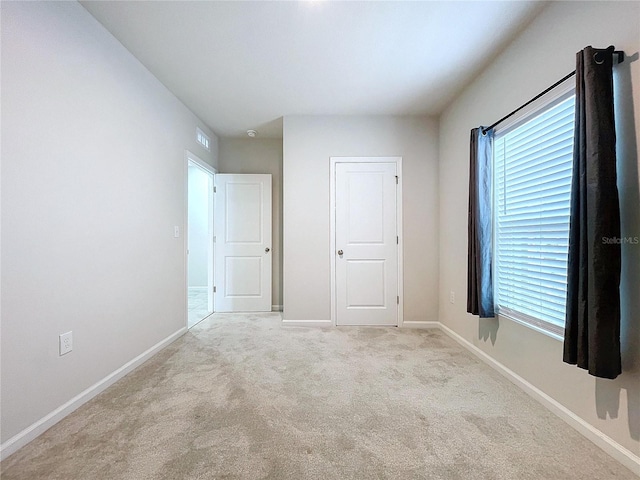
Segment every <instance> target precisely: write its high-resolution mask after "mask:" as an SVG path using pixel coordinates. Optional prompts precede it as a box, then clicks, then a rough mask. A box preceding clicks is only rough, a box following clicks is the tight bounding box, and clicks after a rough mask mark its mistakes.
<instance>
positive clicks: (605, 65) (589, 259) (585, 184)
mask: <svg viewBox="0 0 640 480" xmlns="http://www.w3.org/2000/svg"><path fill="white" fill-rule="evenodd" d="M613 51H614V47H609V48H607V49H594V48H592V47H590V46H589V47H587V48H585V49H584V50H582V51H580V52H578V54H577V65H576V117H575V131H574V146H573V173H572V175H573V177H572V184H571V206H570V228H569V258H568V268H567V283H568V284H567V309H566V324H565V338H564V355H563V360H564V361H565V362H566V363H569V364H574V365H577V366H578V367H580V368H583V369H586V370H588V371H589V373H590V374H591V375H594V376H597V377H602V378H616V377H617V376H618V375H619V374H620V373H621V360H620V271H621V270H620V269H621V251H620V250H621V249H620V244H619V242H618V241H617V240H618V239H619V238H620V207H619V202H618V189H617V185H616V178H617V174H616V145H615V144H616V134H615V123H614V111H613V71H612V70H613Z"/></svg>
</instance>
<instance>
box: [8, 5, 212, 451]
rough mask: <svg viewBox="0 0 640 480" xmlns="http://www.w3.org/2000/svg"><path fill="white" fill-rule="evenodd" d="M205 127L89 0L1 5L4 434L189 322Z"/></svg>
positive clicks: (205, 154)
mask: <svg viewBox="0 0 640 480" xmlns="http://www.w3.org/2000/svg"><path fill="white" fill-rule="evenodd" d="M196 126H199V127H200V128H202V129H203V130H204V131H205V132H207V134H209V135H211V136H212V140H214V146H215V137H214V136H213V134H212V132H211V131H209V129H207V128H206V127H205V126H204V125H203V124H202V123H201V122H199V121H198V119H197V118H196V117H195V116H194V115H193V114H192V113H191V112H190V111H189V110H187V108H186V107H185V106H184V105H183V104H182V103H181V102H180V101H179V100H178V99H177V98H176V97H175V96H174V95H172V94H171V93H170V92H169V91H168V90H167V89H166V88H165V87H164V86H163V85H162V84H160V82H159V81H158V80H157V79H156V78H155V77H154V76H152V75H151V74H150V73H149V72H148V71H147V70H146V69H145V68H144V67H143V66H142V65H141V64H140V62H138V61H137V60H136V59H135V58H134V57H133V55H131V54H130V53H129V52H128V51H127V50H125V48H124V47H123V46H122V45H121V44H120V43H119V42H118V41H117V40H116V39H115V38H113V37H112V36H111V35H110V34H109V33H108V32H107V31H106V30H105V29H104V28H103V27H102V26H101V25H100V24H99V23H98V22H97V21H96V20H95V19H94V18H93V17H92V16H91V15H90V14H89V13H88V12H87V11H86V10H85V9H84V8H82V6H80V5H79V4H78V3H75V2H41V3H40V2H39V3H30V2H7V3H5V2H3V3H2V155H1V156H2V244H1V245H2V247H1V262H2V263H1V265H2V305H1V315H2V343H1V348H2V358H1V360H2V370H1V375H2V385H1V396H2V416H1V429H2V439H1V440H2V442H3V443H4V442H5V441H6V440H7V439H9V438H11V437H12V436H14V435H16V434H18V433H19V432H21V431H22V430H23V429H26V428H27V427H29V426H30V425H32V424H33V423H34V422H36V421H38V420H40V419H41V418H42V417H44V416H45V415H47V414H49V413H51V412H52V411H53V410H55V409H56V408H58V407H60V406H61V405H62V404H64V403H65V402H67V401H69V400H70V399H72V398H73V397H74V396H76V395H78V394H79V393H81V392H82V391H83V390H85V389H87V388H89V387H91V386H92V385H94V384H95V383H96V382H98V381H100V380H102V379H104V378H105V377H106V376H107V375H109V374H110V373H112V372H114V371H115V370H117V369H118V368H120V367H121V366H123V365H124V364H125V363H127V362H129V361H131V360H132V359H134V358H135V357H137V356H138V355H140V354H141V353H143V352H144V351H146V350H147V349H149V348H150V347H152V346H154V345H156V344H157V343H159V342H160V341H162V340H163V339H165V338H167V337H169V336H171V335H172V334H174V333H176V332H177V331H179V330H180V329H182V328H183V327H185V326H186V300H185V244H184V237H183V235H180V238H174V236H173V230H174V226H176V225H177V226H180V229H181V231H182V228H183V226H184V225H185V185H186V178H185V174H186V170H187V169H186V166H185V165H186V160H185V149H189V150H190V151H192V152H194V153H195V154H197V155H198V156H200V157H201V158H202V159H203V160H206V161H207V162H210V163H211V164H212V165H215V164H216V153H215V149H214V150H213V151H212V152H207V151H205V150H203V149H202V148H200V146H199V145H198V144H197V143H196V141H195V131H196ZM69 330H72V331H73V341H74V348H73V351H72V352H71V353H69V354H67V355H65V356H63V357H59V356H58V335H59V334H61V333H64V332H67V331H69Z"/></svg>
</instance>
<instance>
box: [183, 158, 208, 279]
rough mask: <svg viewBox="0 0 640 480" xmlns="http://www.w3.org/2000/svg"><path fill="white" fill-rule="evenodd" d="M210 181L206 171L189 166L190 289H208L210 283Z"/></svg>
mask: <svg viewBox="0 0 640 480" xmlns="http://www.w3.org/2000/svg"><path fill="white" fill-rule="evenodd" d="M209 181H210V177H209V175H208V174H207V173H206V172H205V171H204V170H202V169H201V168H199V167H196V166H194V165H190V166H189V172H188V182H189V187H188V200H187V202H188V206H189V209H188V213H187V214H188V217H189V222H188V225H189V232H188V233H189V235H188V238H189V256H188V261H189V264H188V275H189V276H188V282H189V287H206V286H207V284H208V281H209V279H208V274H209V268H208V267H209V216H210V214H209Z"/></svg>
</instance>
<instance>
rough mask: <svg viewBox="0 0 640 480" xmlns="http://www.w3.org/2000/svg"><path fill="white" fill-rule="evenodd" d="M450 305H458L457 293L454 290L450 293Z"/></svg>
mask: <svg viewBox="0 0 640 480" xmlns="http://www.w3.org/2000/svg"><path fill="white" fill-rule="evenodd" d="M449 303H456V292H454V291H453V290H451V291H450V292H449Z"/></svg>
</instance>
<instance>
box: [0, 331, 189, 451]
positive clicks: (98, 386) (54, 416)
mask: <svg viewBox="0 0 640 480" xmlns="http://www.w3.org/2000/svg"><path fill="white" fill-rule="evenodd" d="M186 332H187V328H186V327H183V328H181V329H180V330H178V331H177V332H175V333H173V334H171V335H169V336H168V337H167V338H165V339H164V340H161V341H160V342H158V343H156V344H155V345H154V346H153V347H151V348H149V349H148V350H146V351H145V352H143V353H141V354H140V355H138V356H137V357H136V358H134V359H133V360H131V361H130V362H127V363H125V364H124V365H123V366H122V367H120V368H119V369H117V370H116V371H114V372H112V373H110V374H109V375H107V376H106V377H104V378H103V379H102V380H100V381H98V382H97V383H95V384H93V385H92V386H90V387H89V388H87V389H86V390H85V391H83V392H81V393H79V394H78V395H76V396H75V397H73V398H72V399H71V400H69V401H68V402H66V403H65V404H63V405H61V406H60V407H58V408H56V409H55V410H54V411H53V412H51V413H49V414H48V415H45V416H44V417H42V418H41V419H40V420H38V421H37V422H35V423H33V424H32V425H30V426H29V427H27V428H25V429H24V430H22V431H21V432H20V433H17V434H16V435H14V436H13V437H11V438H10V439H9V440H7V441H6V442H4V443H3V444H2V445H0V460H4V459H5V458H7V457H8V456H9V455H11V454H12V453H14V452H16V451H17V450H19V449H20V448H22V447H24V446H25V445H26V444H27V443H29V442H30V441H32V440H34V439H35V438H36V437H38V436H39V435H41V434H42V433H44V432H45V431H46V430H48V429H49V428H51V427H53V426H54V425H55V424H56V423H58V422H59V421H60V420H62V419H63V418H64V417H66V416H67V415H69V414H70V413H71V412H73V411H74V410H76V409H77V408H78V407H80V406H82V405H83V404H85V403H87V402H88V401H89V400H91V399H92V398H93V397H95V396H96V395H98V394H99V393H100V392H102V391H103V390H105V389H106V388H108V387H110V386H111V385H113V384H114V383H115V382H117V381H118V380H120V379H121V378H122V377H124V376H125V375H126V374H128V373H129V372H131V371H133V370H134V369H135V368H136V367H138V366H140V365H141V364H143V363H144V362H146V361H147V360H148V359H149V358H151V357H152V356H154V355H155V354H156V353H158V352H159V351H160V350H162V349H163V348H164V347H166V346H167V345H169V344H170V343H172V342H174V341H175V340H177V339H178V338H179V337H181V336H182V335H184V334H185V333H186Z"/></svg>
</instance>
